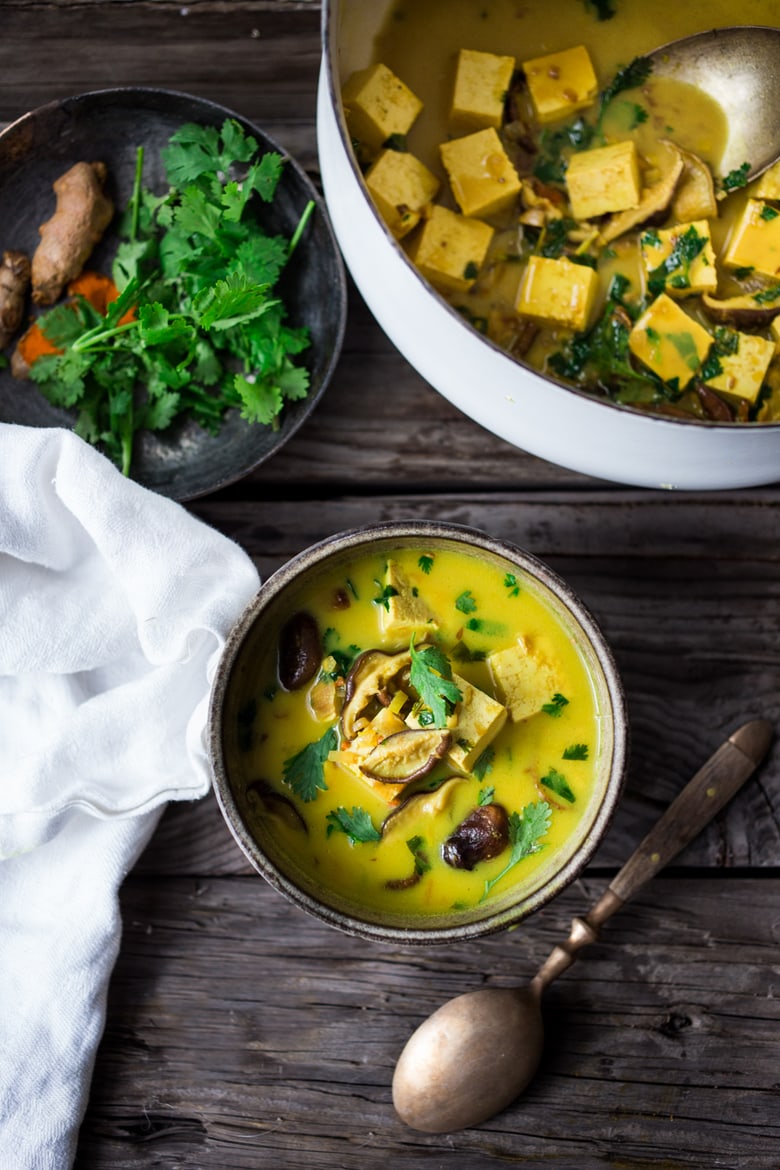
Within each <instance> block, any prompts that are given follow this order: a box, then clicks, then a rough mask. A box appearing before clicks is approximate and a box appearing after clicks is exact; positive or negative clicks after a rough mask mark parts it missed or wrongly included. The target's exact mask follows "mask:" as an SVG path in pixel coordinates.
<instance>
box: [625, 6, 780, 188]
mask: <svg viewBox="0 0 780 1170" xmlns="http://www.w3.org/2000/svg"><path fill="white" fill-rule="evenodd" d="M648 55H649V57H650V59H651V61H652V62H653V76H663V77H673V78H676V79H677V80H678V81H687V82H688V83H689V84H691V85H695V86H697V87H698V88H699V89H701V90H703V91H704V93H706V94H708V95H709V96H710V97H711V98H713V99H714V100H715V101H716V102H718V104H719V105H720V106H721V107H722V109H723V111H724V113H725V115H726V119H727V122H728V132H729V133H728V141H727V143H726V146H725V149H724V151H723V157H722V158H721V160H720V164H719V166H718V168H717V174H718V177H719V178H721V179H722V178H723V177H724V176H726V175H728V174H729V173H731V172H733V171H737V170H739V168H740V167H742V166H743V164H744V163H748V164H749V170H748V171H747V172H746V175H745V178H746V179H752V178H755V177H756V175H760V174H761V172H762V171H765V170H766V169H767V167H768V166H771V164H772V163H773V162H776V161H777V159H778V157H780V29H777V28H769V27H763V26H761V25H735V26H732V27H730V28H717V29H713V30H712V31H710V32H703V33H696V34H695V35H694V36H691V37H684V38H683V39H682V40H679V41H672V42H670V44H668V45H663V46H662V47H661V48H660V49H656V50H655V51H654V52H652V53H650V54H648Z"/></svg>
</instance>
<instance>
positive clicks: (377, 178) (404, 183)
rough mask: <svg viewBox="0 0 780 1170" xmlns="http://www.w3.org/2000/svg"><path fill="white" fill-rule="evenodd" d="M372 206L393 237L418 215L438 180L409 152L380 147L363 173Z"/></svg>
mask: <svg viewBox="0 0 780 1170" xmlns="http://www.w3.org/2000/svg"><path fill="white" fill-rule="evenodd" d="M366 186H367V187H368V190H369V193H370V195H371V198H372V199H373V201H374V204H375V205H376V209H377V211H378V212H379V214H380V215H381V216H382V219H383V220H384V221H385V223H386V224H387V226H388V227H389V228H390V231H391V232H392V233H393V235H394V236H395V238H396V239H397V240H401V239H403V237H404V236H405V235H407V234H408V233H409V232H410V231H411V230H412V228H414V227H416V226H417V224H418V223H419V222H420V219H421V218H422V213H423V211H424V209H425V208H426V207H427V206H428V204H429V203H431V202H432V201H433V200H434V199H435V197H436V194H437V192H438V190H439V186H440V183H439V180H438V179H437V178H436V176H435V175H434V174H432V173H431V171H429V170H428V168H427V167H426V166H425V165H424V164H423V163H421V162H420V160H419V159H417V158H415V156H414V155H413V154H409V153H408V152H405V151H398V150H383V151H382V152H381V154H380V155H379V157H378V158H377V160H376V162H374V163H373V164H372V166H371V168H370V169H369V171H368V173H367V174H366Z"/></svg>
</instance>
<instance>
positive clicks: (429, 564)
mask: <svg viewBox="0 0 780 1170" xmlns="http://www.w3.org/2000/svg"><path fill="white" fill-rule="evenodd" d="M433 560H434V558H433V557H432V556H429V555H428V554H427V553H424V554H423V555H422V556H421V557H420V558H419V559H418V561H417V564H418V565H419V567H420V568H421V569H422V571H423V573H425V575H426V576H427V575H428V573H430V571H431V569H432V568H433Z"/></svg>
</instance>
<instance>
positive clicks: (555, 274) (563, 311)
mask: <svg viewBox="0 0 780 1170" xmlns="http://www.w3.org/2000/svg"><path fill="white" fill-rule="evenodd" d="M598 285H599V279H598V276H597V274H596V272H594V270H593V269H592V268H589V267H588V266H587V265H585V264H574V263H573V262H572V261H571V260H567V259H566V257H565V256H562V257H561V258H560V259H558V260H554V259H551V258H549V257H547V256H531V257H530V259H529V261H528V264H527V266H526V270H525V272H524V273H523V278H522V280H521V281H520V288H519V290H518V294H517V301H516V302H515V308H516V310H517V312H518V313H520V315H521V316H523V317H530V318H531V319H532V320H534V321H541V322H543V323H546V324H551V325H562V326H564V328H566V329H573V330H575V332H582V330H584V329H585V328H586V327H587V324H588V318H589V317H590V312H591V309H592V307H593V303H594V301H595V298H596V293H597V291H598Z"/></svg>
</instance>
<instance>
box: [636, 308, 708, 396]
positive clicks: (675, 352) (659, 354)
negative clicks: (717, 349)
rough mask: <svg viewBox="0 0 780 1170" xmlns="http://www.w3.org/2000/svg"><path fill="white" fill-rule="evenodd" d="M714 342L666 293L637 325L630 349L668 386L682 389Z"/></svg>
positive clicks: (701, 326)
mask: <svg viewBox="0 0 780 1170" xmlns="http://www.w3.org/2000/svg"><path fill="white" fill-rule="evenodd" d="M711 344H712V338H711V336H710V334H709V333H708V332H707V330H706V329H705V328H704V326H703V325H700V324H699V323H698V321H694V319H693V318H692V317H690V316H689V315H688V314H687V313H686V312H685V310H684V309H682V308H680V306H679V305H678V304H677V302H676V301H673V300H672V298H671V297H670V296H667V294H666V293H661V295H660V296H659V297H656V299H655V300H654V301H653V303H652V304H651V305H650V306H649V307H648V308H647V309H646V310H645V312H644V313H643V314H642V316H641V317H640V318H639V320H638V321H637V322H636V324H635V325H634V328H633V329H632V330H631V333H630V335H629V338H628V346H629V349H630V350H631V352H632V353H633V354H634V356H635V357H637V358H639V360H640V361H641V362H643V363H644V364H645V365H646V366H648V367H649V368H650V369H651V370H652V371H653V372H654V373H656V374H657V375H658V377H659V378H662V379H663V381H664V382H670V383H672V385H674V384H675V383H676V384H677V385H678V386H679V388H680V389H682V388H683V387H684V386H687V385H688V383H689V382H690V380H691V378H692V377H693V375H694V374H695V373H696V372H697V371H698V370H699V368H700V366H701V364H702V362H703V361H704V359H705V358H706V356H707V354H708V353H709V349H710V346H711Z"/></svg>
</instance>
